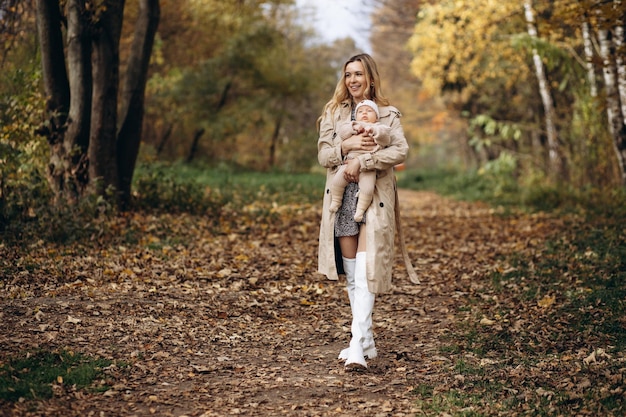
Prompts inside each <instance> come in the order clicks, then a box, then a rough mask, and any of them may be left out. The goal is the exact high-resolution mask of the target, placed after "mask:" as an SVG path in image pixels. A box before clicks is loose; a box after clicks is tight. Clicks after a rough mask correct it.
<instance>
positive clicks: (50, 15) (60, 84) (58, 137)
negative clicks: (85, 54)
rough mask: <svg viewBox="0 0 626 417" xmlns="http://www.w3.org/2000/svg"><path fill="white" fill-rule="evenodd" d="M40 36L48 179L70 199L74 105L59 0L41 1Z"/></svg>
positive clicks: (54, 189)
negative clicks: (70, 134)
mask: <svg viewBox="0 0 626 417" xmlns="http://www.w3.org/2000/svg"><path fill="white" fill-rule="evenodd" d="M36 11H37V34H38V36H39V44H40V48H41V65H42V69H43V83H44V89H45V91H46V96H47V98H48V99H47V102H46V111H47V114H48V115H49V119H48V123H47V124H46V125H44V126H43V127H42V128H40V129H38V130H37V133H39V134H41V135H43V136H45V137H46V138H47V140H48V143H49V144H50V163H49V165H48V180H49V182H50V186H51V187H52V190H53V192H54V194H55V195H56V196H63V197H67V195H66V194H68V188H71V187H69V186H68V183H67V175H66V174H67V172H70V171H71V169H72V167H71V157H70V155H69V153H70V152H71V149H72V143H68V144H66V143H65V141H64V137H65V131H66V129H67V125H66V123H67V115H68V110H69V106H70V89H69V81H68V78H67V72H66V70H65V63H64V61H63V60H62V59H61V60H60V59H58V57H59V56H63V36H62V34H61V11H60V9H59V3H58V1H49V0H37V1H36Z"/></svg>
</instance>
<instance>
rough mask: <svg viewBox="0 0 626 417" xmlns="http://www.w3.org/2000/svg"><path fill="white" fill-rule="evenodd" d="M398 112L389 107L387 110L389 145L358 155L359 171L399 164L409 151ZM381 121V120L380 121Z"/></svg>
mask: <svg viewBox="0 0 626 417" xmlns="http://www.w3.org/2000/svg"><path fill="white" fill-rule="evenodd" d="M400 117H401V114H400V112H399V111H398V110H397V109H396V108H394V107H390V112H389V118H390V119H389V120H388V126H389V129H390V130H389V146H387V147H385V148H382V149H380V150H378V151H376V152H374V153H366V154H363V155H360V156H359V157H358V158H359V162H360V163H361V171H371V170H374V169H377V170H381V171H384V170H387V169H389V168H392V167H393V166H395V165H398V164H401V163H402V162H404V160H405V159H406V156H407V154H408V152H409V144H408V142H407V140H406V137H405V136H404V129H403V128H402V123H400ZM381 122H382V121H381Z"/></svg>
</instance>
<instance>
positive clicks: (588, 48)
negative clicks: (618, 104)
mask: <svg viewBox="0 0 626 417" xmlns="http://www.w3.org/2000/svg"><path fill="white" fill-rule="evenodd" d="M586 18H587V17H586V16H585V19H586ZM582 32H583V44H584V47H585V64H586V66H587V82H588V83H589V94H590V95H591V97H597V96H598V86H597V84H596V72H595V69H594V66H593V42H592V41H591V28H590V25H589V22H588V21H587V20H585V21H584V22H583V25H582Z"/></svg>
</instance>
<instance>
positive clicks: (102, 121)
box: [89, 0, 124, 202]
mask: <svg viewBox="0 0 626 417" xmlns="http://www.w3.org/2000/svg"><path fill="white" fill-rule="evenodd" d="M123 10H124V0H111V1H110V2H109V3H108V6H107V7H106V9H104V10H103V11H102V12H101V14H100V18H99V20H98V22H97V23H96V34H95V35H94V37H93V38H92V45H93V52H92V56H91V67H92V71H93V98H92V105H91V130H90V135H89V180H90V186H91V188H92V191H93V192H94V193H96V194H99V195H104V194H105V193H106V192H107V190H109V191H110V187H113V188H114V189H117V188H118V185H119V182H118V174H117V161H116V158H117V154H116V150H115V146H116V141H117V128H116V126H117V93H118V85H119V62H120V57H119V40H120V35H121V32H122V13H123ZM118 197H119V195H118ZM116 201H118V202H119V198H116Z"/></svg>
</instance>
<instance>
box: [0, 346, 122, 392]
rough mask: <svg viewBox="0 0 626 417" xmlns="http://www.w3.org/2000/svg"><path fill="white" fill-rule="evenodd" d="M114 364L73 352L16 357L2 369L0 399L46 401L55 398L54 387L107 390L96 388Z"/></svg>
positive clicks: (64, 351) (42, 353) (39, 353)
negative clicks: (105, 371) (95, 383)
mask: <svg viewBox="0 0 626 417" xmlns="http://www.w3.org/2000/svg"><path fill="white" fill-rule="evenodd" d="M109 365H111V361H109V360H106V359H98V358H91V357H89V356H85V355H81V354H77V353H72V352H70V351H67V350H63V351H61V352H47V351H38V352H35V353H32V354H27V355H26V356H25V357H17V358H13V359H11V360H10V361H8V362H6V363H3V364H2V366H0V399H1V400H5V401H10V402H14V401H18V400H19V399H20V398H24V399H46V398H51V397H52V396H53V390H52V386H53V384H58V385H65V386H72V387H74V388H75V389H79V390H80V389H89V388H93V389H94V390H103V389H105V388H106V387H105V386H99V387H95V386H94V381H96V380H98V379H100V378H102V376H103V368H105V367H107V366H109Z"/></svg>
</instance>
